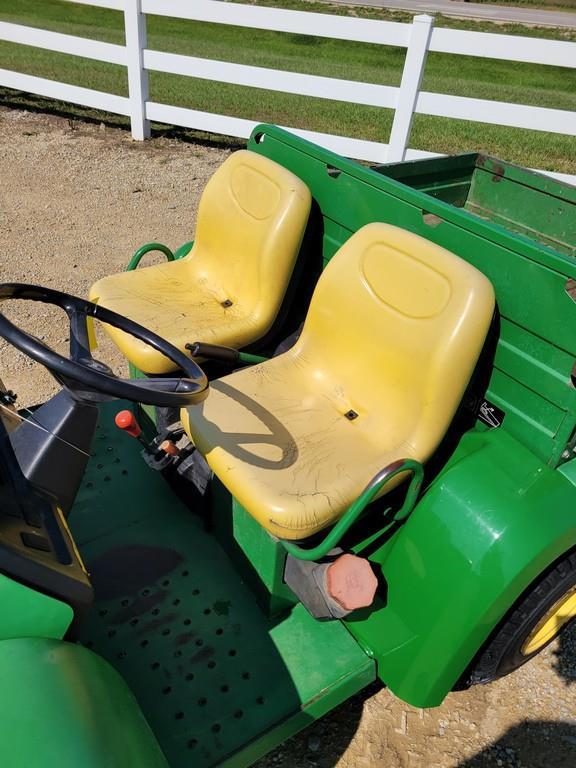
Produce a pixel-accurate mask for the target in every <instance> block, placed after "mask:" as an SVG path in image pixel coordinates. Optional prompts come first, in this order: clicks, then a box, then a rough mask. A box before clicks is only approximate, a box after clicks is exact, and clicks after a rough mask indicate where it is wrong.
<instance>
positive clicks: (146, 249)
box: [126, 243, 176, 272]
mask: <svg viewBox="0 0 576 768" xmlns="http://www.w3.org/2000/svg"><path fill="white" fill-rule="evenodd" d="M152 251H160V253H163V254H164V256H166V260H167V261H174V259H175V258H176V256H175V254H174V253H172V251H171V250H170V248H168V246H167V245H163V244H162V243H146V245H143V246H142V247H140V248H138V250H137V251H136V252H135V253H134V255H133V256H132V258H131V259H130V262H129V263H128V266H127V267H126V272H131V271H132V270H133V269H136V267H137V266H138V264H140V261H141V260H142V257H143V256H145V255H146V254H147V253H151V252H152Z"/></svg>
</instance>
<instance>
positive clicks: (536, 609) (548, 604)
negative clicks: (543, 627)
mask: <svg viewBox="0 0 576 768" xmlns="http://www.w3.org/2000/svg"><path fill="white" fill-rule="evenodd" d="M575 585H576V550H572V551H571V552H567V553H566V554H565V555H563V556H562V557H561V558H560V559H559V560H557V561H556V562H555V563H554V564H553V565H552V566H550V568H548V569H547V570H546V571H544V573H542V574H541V575H540V576H539V577H538V579H536V581H534V582H533V583H532V584H531V585H530V587H528V589H527V590H526V591H525V592H524V594H523V595H522V596H521V597H520V598H519V599H518V601H517V602H516V603H515V605H514V606H513V607H512V608H511V610H510V611H509V612H508V614H507V615H506V616H505V617H504V619H503V620H502V621H501V622H500V624H499V625H498V627H497V628H496V629H495V630H494V632H493V633H492V635H491V636H490V637H489V639H488V640H487V642H486V643H485V645H484V646H483V647H482V649H481V650H480V652H479V653H478V655H477V656H476V658H475V659H474V661H473V662H472V664H471V665H470V666H469V667H468V669H467V670H466V672H465V673H464V675H463V676H462V678H461V679H460V681H459V682H458V685H457V686H456V689H462V688H468V687H470V686H471V685H476V684H478V683H489V682H491V681H492V680H496V679H498V678H499V677H504V675H508V674H510V672H514V670H516V669H518V668H519V667H521V666H522V665H523V664H525V663H526V662H527V661H529V660H530V659H531V658H533V657H534V656H536V654H537V653H539V652H540V651H541V650H542V649H543V648H545V647H546V646H547V645H549V643H551V642H552V641H553V640H554V639H555V637H557V636H558V635H557V634H556V635H554V636H553V637H551V638H550V640H549V641H548V642H547V643H545V644H544V645H542V646H541V647H539V648H538V649H537V650H535V651H533V652H532V653H530V654H525V653H522V647H523V645H524V643H525V642H526V640H527V638H528V637H529V635H530V633H531V632H532V631H533V630H534V629H535V627H536V626H537V625H538V622H539V621H540V620H541V619H542V618H543V617H544V616H545V615H546V613H547V612H548V611H549V610H550V609H551V608H552V606H553V605H555V604H556V603H557V602H558V601H559V600H561V598H562V597H563V596H564V595H566V594H567V593H568V592H570V591H571V590H573V588H574V587H575ZM574 618H576V617H574ZM572 621H574V619H572V620H571V621H570V622H568V623H566V624H565V625H564V626H563V627H562V630H563V629H565V628H566V627H567V626H568V624H571V623H572ZM562 630H561V631H562Z"/></svg>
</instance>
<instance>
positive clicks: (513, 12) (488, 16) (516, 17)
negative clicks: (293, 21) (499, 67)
mask: <svg viewBox="0 0 576 768" xmlns="http://www.w3.org/2000/svg"><path fill="white" fill-rule="evenodd" d="M326 2H330V3H336V4H338V5H364V6H374V7H375V8H390V9H392V10H402V11H414V12H416V13H443V14H444V15H445V16H459V17H462V18H469V19H479V20H483V21H500V22H512V23H515V24H526V25H528V26H542V27H570V28H572V29H576V9H575V12H571V11H543V10H540V9H538V8H534V9H532V8H515V7H510V6H504V5H491V4H490V3H463V2H458V0H326Z"/></svg>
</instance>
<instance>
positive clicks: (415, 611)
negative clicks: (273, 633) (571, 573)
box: [348, 429, 576, 707]
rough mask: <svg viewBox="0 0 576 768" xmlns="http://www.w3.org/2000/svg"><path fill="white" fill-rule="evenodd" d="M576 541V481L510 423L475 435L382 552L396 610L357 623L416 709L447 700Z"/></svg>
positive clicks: (384, 672) (382, 671)
mask: <svg viewBox="0 0 576 768" xmlns="http://www.w3.org/2000/svg"><path fill="white" fill-rule="evenodd" d="M575 544H576V486H575V485H574V484H573V483H572V482H571V481H570V480H569V479H568V478H567V477H565V476H564V475H563V474H562V473H560V472H559V471H557V470H553V469H550V468H549V467H548V466H546V465H545V464H543V463H542V462H541V461H540V460H539V459H538V458H537V457H536V456H534V454H533V453H531V452H530V451H529V450H527V449H526V448H525V447H524V446H522V445H521V444H520V443H519V442H518V441H517V440H515V439H514V438H513V437H512V436H511V435H510V434H509V433H507V432H505V431H504V430H502V429H495V430H491V431H472V432H469V433H468V434H466V435H465V436H464V438H463V439H462V441H461V443H460V446H459V448H458V450H457V451H456V453H455V454H454V456H453V457H452V459H451V461H450V462H449V463H448V465H447V467H446V468H445V469H444V471H443V472H442V474H441V475H440V476H439V477H438V478H436V480H435V481H434V482H433V483H432V485H431V486H430V488H429V489H428V490H427V492H426V493H425V495H424V497H423V498H422V500H421V501H420V503H419V504H418V505H417V507H416V508H415V509H414V511H413V513H412V515H411V517H410V518H409V519H408V521H407V522H406V524H405V525H404V526H403V527H402V528H401V529H400V530H399V532H398V533H396V535H395V536H394V537H393V538H392V539H391V540H390V541H388V542H387V543H386V544H384V545H383V546H382V547H381V548H380V549H379V550H377V551H376V552H374V553H373V554H371V555H370V559H371V560H372V561H373V563H374V564H375V565H376V567H379V568H381V570H382V575H383V578H384V579H385V582H386V584H387V596H386V603H385V606H384V607H382V608H381V609H380V610H377V611H374V612H373V613H372V614H366V615H364V616H360V617H358V618H357V619H356V620H353V621H350V622H348V627H349V629H350V631H351V632H352V633H353V634H354V635H355V636H356V637H357V639H358V640H359V642H360V643H361V644H362V645H363V646H364V647H365V648H366V650H367V651H368V652H369V653H371V654H372V655H373V656H374V657H375V659H376V661H377V664H378V674H379V676H380V678H381V679H382V680H383V681H384V682H385V683H386V684H387V685H388V686H389V688H390V689H391V690H392V691H393V692H394V693H395V694H396V695H398V696H399V697H400V698H401V699H404V700H405V701H407V702H409V703H410V704H413V705H414V706H421V707H430V706H437V705H439V704H441V702H442V700H443V699H444V697H445V696H446V695H447V694H448V693H449V692H450V691H451V690H452V689H453V687H454V685H455V683H456V682H457V681H458V680H459V678H460V677H461V675H462V674H463V673H464V671H465V670H466V668H467V667H468V665H469V664H470V662H471V661H472V659H473V658H474V656H475V655H476V654H477V652H478V651H479V649H480V648H481V647H482V645H483V644H484V642H485V641H486V639H487V638H488V637H489V635H490V633H491V632H492V630H493V629H494V628H495V627H496V626H497V624H498V622H499V621H500V620H501V619H502V618H503V616H504V615H505V614H506V613H507V611H508V610H509V609H510V608H511V606H512V605H513V604H514V603H515V601H516V600H517V599H518V597H519V596H520V595H521V594H522V592H523V591H524V590H525V589H526V588H527V587H528V586H529V585H530V584H531V583H532V582H533V581H534V580H535V579H536V578H537V577H538V575H539V574H540V573H542V571H544V570H545V569H546V567H547V566H549V565H550V564H551V563H552V562H554V561H555V560H557V559H558V558H559V557H560V556H561V555H562V554H564V553H565V552H566V551H567V550H569V549H570V548H571V547H573V546H574V545H575Z"/></svg>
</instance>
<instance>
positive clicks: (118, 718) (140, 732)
mask: <svg viewBox="0 0 576 768" xmlns="http://www.w3.org/2000/svg"><path fill="white" fill-rule="evenodd" d="M0 680H2V690H3V691H4V692H9V695H4V696H1V697H0V744H1V745H2V746H1V753H2V765H3V766H5V767H6V768H128V767H129V766H134V767H136V766H138V768H168V763H167V762H166V760H165V758H164V756H163V755H162V752H161V750H160V748H159V746H158V744H157V742H156V740H155V738H154V736H153V734H152V732H151V731H150V728H149V727H148V725H147V723H146V720H145V719H144V717H143V715H142V713H141V712H140V710H139V708H138V704H137V703H136V701H135V699H134V696H133V695H132V694H131V693H130V691H129V689H128V687H127V686H126V683H125V682H124V681H123V680H122V678H121V677H120V675H118V673H117V672H115V670H113V669H112V667H110V665H109V664H107V663H106V662H105V661H104V660H103V659H101V658H99V657H98V656H97V655H96V654H94V653H91V652H90V651H88V650H86V649H85V648H82V647H81V646H79V645H73V644H71V643H64V642H62V641H59V640H52V639H47V638H22V639H15V640H2V641H0Z"/></svg>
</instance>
